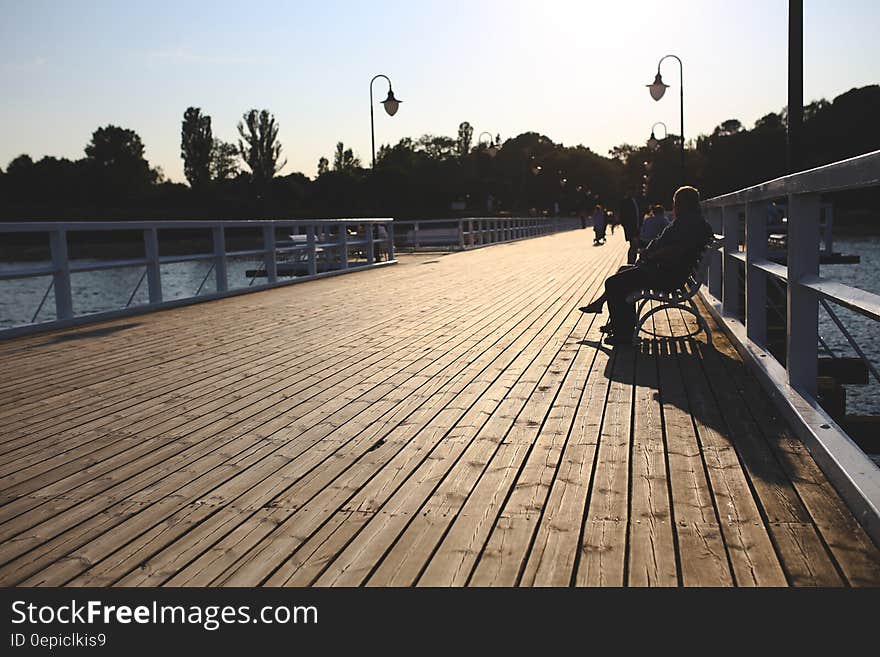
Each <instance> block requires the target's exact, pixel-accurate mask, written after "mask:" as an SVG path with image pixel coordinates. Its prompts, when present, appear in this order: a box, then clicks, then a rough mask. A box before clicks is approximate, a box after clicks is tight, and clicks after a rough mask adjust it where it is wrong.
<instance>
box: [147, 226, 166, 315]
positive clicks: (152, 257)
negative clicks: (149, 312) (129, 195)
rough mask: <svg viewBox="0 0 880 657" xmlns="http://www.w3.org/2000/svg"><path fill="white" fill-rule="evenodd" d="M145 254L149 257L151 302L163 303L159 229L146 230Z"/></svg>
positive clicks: (148, 270) (148, 276)
mask: <svg viewBox="0 0 880 657" xmlns="http://www.w3.org/2000/svg"><path fill="white" fill-rule="evenodd" d="M144 255H145V256H146V258H147V289H148V291H149V294H150V303H151V304H155V303H162V270H161V269H160V268H159V231H158V230H156V229H155V228H147V229H145V230H144Z"/></svg>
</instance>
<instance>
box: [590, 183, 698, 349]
mask: <svg viewBox="0 0 880 657" xmlns="http://www.w3.org/2000/svg"><path fill="white" fill-rule="evenodd" d="M600 213H601V217H600V220H601V226H600V227H597V225H596V223H595V221H596V218H597V217H599V215H600ZM639 214H640V213H639V206H638V203H637V202H636V200H635V199H634V198H631V197H628V198H625V199H623V201H622V202H621V203H620V206H619V207H618V212H617V220H618V222H619V223H620V225H621V227H622V228H623V231H624V237H625V238H626V241H627V242H628V245H629V246H628V249H627V264H626V265H624V266H622V267H620V269H618V270H617V273H616V274H614V275H612V276H609V277H608V279H607V280H606V281H605V291H604V293H603V294H602V295H601V296H600V297H599V298H598V299H596V300H595V301H593V302H592V303H590V304H588V305H586V306H583V307H582V308H580V309H579V310H580V311H581V312H585V313H600V312H602V308H603V307H604V305H605V303H606V302H607V303H608V314H609V320H608V324H606V325H605V326H603V327H602V330H603V332H604V333H606V337H605V343H606V344H610V345H627V344H632V342H633V337H634V336H633V333H634V331H635V327H636V321H637V317H636V311H635V304H634V303H630V302H628V301H627V297H629V296H630V295H631V294H633V293H634V292H638V291H640V290H645V289H653V290H663V291H673V290H676V289H678V288H680V287H681V286H682V285H684V283H685V281H687V278H688V276H689V275H690V274H691V272H692V271H693V269H694V267H695V266H696V264H697V262H698V261H699V259H700V257H701V256H702V254H703V251H704V250H705V249H706V246H707V245H708V244H709V243H710V242H711V241H712V239H713V236H714V235H713V230H712V227H711V226H710V225H709V224H708V223H707V222H706V221H705V220H704V219H703V216H702V213H701V211H700V193H699V191H697V189H696V188H695V187H689V186H685V187H679V188H678V189H677V190H676V192H675V195H674V196H673V199H672V218H671V219H669V218H667V216H666V210H665V208H664V207H663V206H662V205H655V206H653V207H652V208H651V210H650V212H649V213H648V214H647V215H646V216H645V217H644V220H642V221H640V217H639ZM605 217H606V214H605V212H604V210H602V208H601V207H599V206H597V207H596V210H595V211H594V214H593V221H594V224H593V230H594V231H595V232H596V240H595V241H594V244H596V243H597V241H598V238H599V236H600V234H601V237H602V240H603V243H604V237H605V226H606V223H607V221H606V220H605ZM600 228H601V230H600ZM642 244H644V245H645V246H644V247H642Z"/></svg>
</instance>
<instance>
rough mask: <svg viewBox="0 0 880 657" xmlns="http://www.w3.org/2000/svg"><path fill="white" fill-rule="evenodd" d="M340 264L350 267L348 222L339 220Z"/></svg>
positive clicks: (344, 267) (343, 266) (345, 267)
mask: <svg viewBox="0 0 880 657" xmlns="http://www.w3.org/2000/svg"><path fill="white" fill-rule="evenodd" d="M338 225H339V266H340V267H341V268H342V269H348V224H347V223H346V222H344V221H340V222H339V224H338Z"/></svg>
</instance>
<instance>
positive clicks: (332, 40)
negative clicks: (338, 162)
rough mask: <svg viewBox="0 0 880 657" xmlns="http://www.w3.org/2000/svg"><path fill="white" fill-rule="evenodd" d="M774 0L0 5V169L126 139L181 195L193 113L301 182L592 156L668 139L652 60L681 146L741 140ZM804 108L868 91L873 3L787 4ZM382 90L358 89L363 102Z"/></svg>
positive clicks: (783, 12)
mask: <svg viewBox="0 0 880 657" xmlns="http://www.w3.org/2000/svg"><path fill="white" fill-rule="evenodd" d="M787 12H788V3H787V1H786V0H763V1H760V0H736V1H735V2H731V1H730V0H690V1H687V0H666V1H660V0H654V1H652V2H642V1H635V0H605V1H603V2H594V1H592V0H567V1H563V0H526V1H522V2H521V1H518V0H467V1H462V0H373V1H367V0H363V1H361V0H322V1H316V0H284V1H282V0H277V1H276V2H262V1H258V0H254V1H251V2H240V1H239V2H228V1H226V0H214V1H211V2H208V1H202V2H187V1H185V0H177V1H172V2H166V1H165V0H155V1H152V2H149V3H147V2H123V1H122V0H116V1H112V2H111V1H103V2H96V1H89V0H78V1H74V0H55V1H44V0H0V90H2V94H0V166H2V167H3V168H4V169H5V167H6V165H7V164H8V162H9V161H10V160H11V159H12V158H13V157H15V156H17V155H19V154H20V153H28V154H30V155H31V156H32V157H33V158H34V159H35V160H36V159H38V158H39V157H42V156H43V155H55V156H63V157H68V158H71V159H74V158H79V157H82V156H83V148H84V146H85V144H86V143H87V142H88V140H89V137H90V135H91V133H92V131H93V130H94V129H95V128H97V127H98V126H101V125H106V124H108V123H113V124H116V125H120V126H123V127H126V128H132V129H134V130H135V131H137V132H138V134H140V136H141V138H142V139H143V141H144V143H145V145H146V152H147V159H149V161H150V163H151V164H152V165H154V166H155V165H159V166H161V167H162V169H163V170H164V171H165V174H166V175H167V176H168V177H169V178H170V179H172V180H175V181H182V180H183V166H182V162H181V159H180V121H181V118H182V114H183V111H184V110H185V109H186V108H187V107H188V106H190V105H193V106H197V107H201V108H202V110H203V111H204V112H205V113H207V114H209V115H210V116H211V117H212V119H213V129H214V134H215V136H217V137H220V138H222V139H226V140H228V141H232V140H234V139H236V137H237V133H236V129H235V126H236V123H237V122H238V120H239V119H240V118H241V115H242V113H244V112H245V111H247V110H248V109H250V108H259V109H262V108H266V109H269V110H270V111H271V112H273V113H274V114H275V116H276V118H277V120H278V122H279V124H280V139H281V143H282V145H283V148H284V155H285V156H286V157H287V158H288V165H287V167H285V169H284V170H283V173H289V172H291V171H302V172H303V173H305V174H306V175H309V176H314V174H315V170H316V164H317V161H318V158H319V157H320V156H321V155H325V156H327V157H330V156H331V154H332V151H333V149H334V146H335V144H336V142H337V141H343V142H345V144H346V146H347V147H352V148H354V151H355V153H356V154H357V155H358V156H360V158H361V160H362V161H363V162H364V163H365V164H368V163H369V161H370V116H369V108H368V105H369V81H370V78H372V77H373V75H375V74H377V73H384V74H386V75H388V76H389V77H390V78H391V80H392V82H393V84H394V91H395V93H396V95H397V97H398V98H400V99H401V100H403V101H404V102H403V104H402V105H401V108H400V111H399V112H398V114H397V115H396V116H395V117H393V118H389V117H388V116H387V115H385V113H384V112H383V111H382V108H381V106H377V110H378V111H377V113H376V140H377V143H378V144H381V143H396V142H397V140H399V139H400V138H401V137H405V136H411V137H414V138H417V137H418V136H420V135H422V134H424V133H432V134H442V135H449V136H453V135H454V134H455V133H456V131H457V127H458V124H459V123H460V122H461V121H468V122H470V123H471V125H473V126H474V131H475V132H474V136H475V141H476V137H477V135H478V134H479V133H480V132H482V131H484V130H486V131H489V132H491V133H493V134H495V133H500V134H501V136H502V138H507V137H513V136H515V135H517V134H519V133H521V132H524V131H527V130H535V131H538V132H542V133H544V134H546V135H547V136H548V137H550V138H551V139H553V140H554V141H556V142H562V143H564V144H566V145H575V144H579V143H581V144H584V145H586V146H589V147H590V148H592V149H593V150H594V151H597V152H599V153H602V154H606V153H607V151H608V149H609V148H610V147H612V146H614V145H616V144H619V143H622V142H630V143H636V142H641V141H644V140H645V139H646V138H647V137H648V135H649V133H650V128H651V125H652V124H653V123H654V122H655V121H663V122H665V123H666V124H667V125H668V126H669V129H670V131H672V132H675V133H678V132H679V127H678V123H679V119H678V114H679V103H678V85H679V75H678V65H677V63H676V62H675V61H674V60H667V61H666V62H664V64H663V77H664V79H665V81H666V82H667V83H668V84H671V85H672V88H671V89H669V91H668V92H667V94H666V96H665V97H664V98H663V99H662V100H661V101H660V102H655V101H653V100H652V99H651V98H650V96H649V95H648V91H647V89H645V86H644V85H646V84H648V83H650V82H651V81H652V80H653V76H654V73H655V72H656V68H657V61H658V60H659V58H660V57H661V56H663V55H665V54H667V53H675V54H677V55H678V56H680V57H681V59H682V60H683V61H684V90H685V135H686V137H688V138H692V137H694V136H695V135H696V134H698V133H707V132H710V131H711V130H712V128H713V127H714V126H716V125H718V124H719V123H720V122H721V121H723V120H725V119H728V118H738V119H740V120H741V121H742V122H743V123H744V124H745V125H746V126H747V127H748V126H751V124H752V123H753V122H754V121H755V119H757V118H759V117H760V116H762V115H764V114H766V113H767V112H769V111H779V110H780V109H781V108H782V107H783V106H784V105H785V103H786V75H787V73H786V49H787V21H788V19H787ZM804 14H805V18H804V43H805V48H804V51H805V52H804V98H805V101H806V102H809V101H810V100H814V99H817V98H821V97H824V98H827V99H828V100H831V99H832V98H833V97H834V96H836V95H838V94H840V93H842V92H844V91H847V90H849V89H851V88H853V87H858V86H863V85H866V84H875V83H878V82H880V30H878V28H880V2H878V1H877V0H834V1H833V0H806V1H805V2H804ZM386 91H387V89H386V87H385V86H384V83H383V81H382V80H377V81H376V85H375V96H376V97H377V98H376V100H377V101H379V100H382V99H383V98H384V95H385V93H386Z"/></svg>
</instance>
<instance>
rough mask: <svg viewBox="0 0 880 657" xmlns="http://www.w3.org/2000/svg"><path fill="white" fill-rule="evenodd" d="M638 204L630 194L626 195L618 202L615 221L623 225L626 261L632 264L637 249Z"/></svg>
mask: <svg viewBox="0 0 880 657" xmlns="http://www.w3.org/2000/svg"><path fill="white" fill-rule="evenodd" d="M639 219H640V215H639V204H638V203H637V202H636V200H635V199H634V198H633V197H632V196H627V197H626V198H624V199H623V200H622V201H621V202H620V206H619V207H618V209H617V221H618V222H619V223H620V225H621V226H623V236H624V238H625V239H626V241H627V242H629V249H628V250H627V252H626V261H627V263H629V264H633V263H634V262H635V261H636V255H637V254H638V250H639V228H640V224H641V222H640V221H639Z"/></svg>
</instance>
